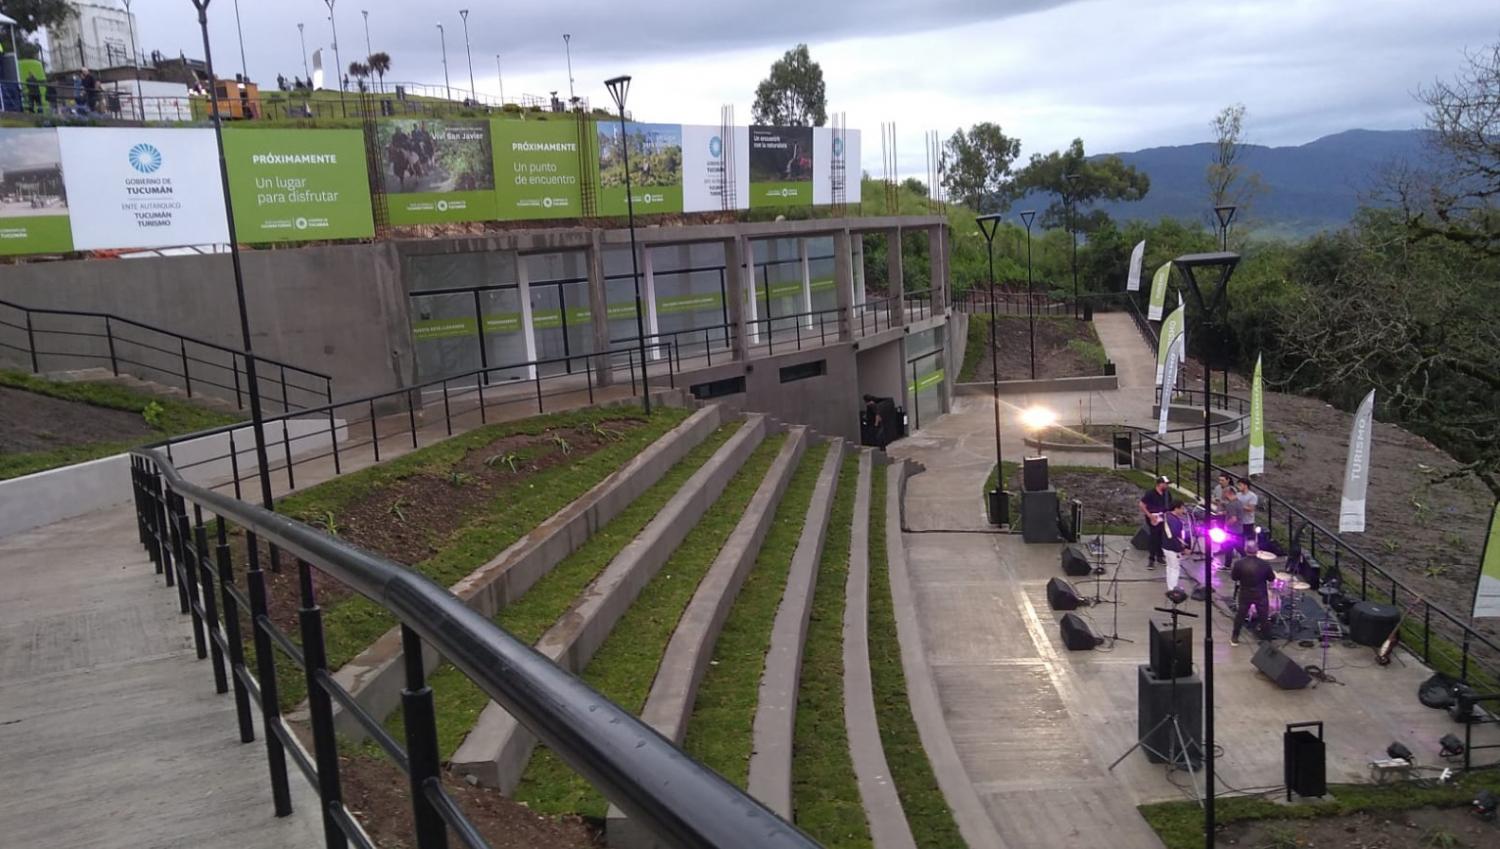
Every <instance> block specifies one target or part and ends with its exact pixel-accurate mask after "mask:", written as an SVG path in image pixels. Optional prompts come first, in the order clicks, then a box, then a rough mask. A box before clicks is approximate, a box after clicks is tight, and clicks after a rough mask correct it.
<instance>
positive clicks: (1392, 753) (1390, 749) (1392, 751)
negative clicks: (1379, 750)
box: [1385, 742, 1412, 762]
mask: <svg viewBox="0 0 1500 849" xmlns="http://www.w3.org/2000/svg"><path fill="white" fill-rule="evenodd" d="M1385 753H1386V755H1388V756H1389V757H1392V758H1395V759H1396V760H1398V761H1407V762H1410V761H1411V760H1412V753H1411V749H1408V748H1406V747H1405V746H1403V745H1401V743H1400V742H1395V743H1392V744H1390V745H1389V746H1386V747H1385Z"/></svg>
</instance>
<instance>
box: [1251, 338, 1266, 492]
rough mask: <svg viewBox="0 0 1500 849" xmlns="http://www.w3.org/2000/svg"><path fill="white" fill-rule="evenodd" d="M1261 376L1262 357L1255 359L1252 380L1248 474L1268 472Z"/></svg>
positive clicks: (1264, 405) (1264, 408)
mask: <svg viewBox="0 0 1500 849" xmlns="http://www.w3.org/2000/svg"><path fill="white" fill-rule="evenodd" d="M1264 391H1265V388H1264V385H1263V384H1262V383H1261V376H1260V356H1259V355H1257V356H1256V357H1255V376H1254V377H1253V378H1251V380H1250V462H1249V469H1248V472H1249V473H1250V474H1252V475H1262V474H1265V472H1266V404H1265V398H1264V396H1263V393H1264Z"/></svg>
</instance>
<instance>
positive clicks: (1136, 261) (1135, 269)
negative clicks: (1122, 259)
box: [1125, 239, 1146, 292]
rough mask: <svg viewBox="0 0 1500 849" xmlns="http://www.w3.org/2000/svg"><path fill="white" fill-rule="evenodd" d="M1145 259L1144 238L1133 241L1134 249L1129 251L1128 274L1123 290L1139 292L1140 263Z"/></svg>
mask: <svg viewBox="0 0 1500 849" xmlns="http://www.w3.org/2000/svg"><path fill="white" fill-rule="evenodd" d="M1145 259H1146V240H1145V239H1142V240H1140V241H1139V242H1136V243H1135V250H1133V251H1131V252H1130V276H1129V277H1128V278H1126V280H1125V291H1127V292H1139V291H1140V290H1141V263H1142V262H1144V261H1145Z"/></svg>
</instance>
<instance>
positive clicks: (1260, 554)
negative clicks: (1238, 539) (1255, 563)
mask: <svg viewBox="0 0 1500 849" xmlns="http://www.w3.org/2000/svg"><path fill="white" fill-rule="evenodd" d="M1255 556H1256V557H1258V558H1260V559H1261V560H1278V559H1280V558H1278V557H1277V556H1276V555H1274V554H1272V553H1271V552H1269V551H1257V552H1255Z"/></svg>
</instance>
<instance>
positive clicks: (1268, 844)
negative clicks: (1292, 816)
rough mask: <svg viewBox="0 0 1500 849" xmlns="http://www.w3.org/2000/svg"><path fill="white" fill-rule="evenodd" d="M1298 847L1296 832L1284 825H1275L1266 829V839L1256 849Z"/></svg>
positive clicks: (1291, 848)
mask: <svg viewBox="0 0 1500 849" xmlns="http://www.w3.org/2000/svg"><path fill="white" fill-rule="evenodd" d="M1300 845H1301V844H1300V843H1299V842H1298V840H1297V834H1296V832H1294V831H1292V830H1291V829H1290V828H1287V827H1286V826H1284V825H1277V826H1271V827H1269V828H1267V829H1266V839H1265V840H1264V841H1262V842H1261V843H1260V844H1259V845H1258V846H1257V847H1256V849H1297V847H1298V846H1300Z"/></svg>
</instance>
